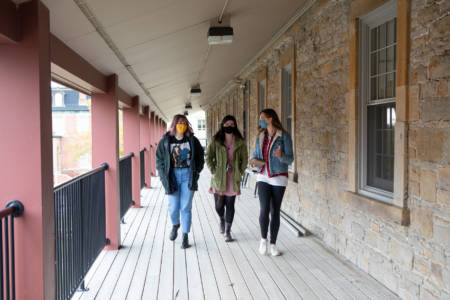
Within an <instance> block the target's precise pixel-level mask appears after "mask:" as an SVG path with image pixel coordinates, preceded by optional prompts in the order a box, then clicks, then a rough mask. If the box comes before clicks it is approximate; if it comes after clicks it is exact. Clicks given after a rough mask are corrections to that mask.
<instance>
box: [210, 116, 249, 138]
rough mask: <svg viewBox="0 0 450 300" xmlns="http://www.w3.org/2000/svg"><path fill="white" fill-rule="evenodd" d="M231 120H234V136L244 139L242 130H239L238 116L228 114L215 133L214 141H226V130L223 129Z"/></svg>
mask: <svg viewBox="0 0 450 300" xmlns="http://www.w3.org/2000/svg"><path fill="white" fill-rule="evenodd" d="M229 120H232V121H233V122H234V128H235V131H234V133H233V134H234V136H235V137H237V138H239V139H241V140H243V139H244V137H243V136H242V134H241V132H240V131H239V128H238V124H237V122H236V118H235V117H234V116H232V115H227V116H225V117H224V118H223V120H222V122H220V128H219V131H217V133H216V134H215V135H214V141H217V142H219V143H220V144H221V145H223V143H224V142H225V131H223V125H224V124H225V123H226V122H228V121H229Z"/></svg>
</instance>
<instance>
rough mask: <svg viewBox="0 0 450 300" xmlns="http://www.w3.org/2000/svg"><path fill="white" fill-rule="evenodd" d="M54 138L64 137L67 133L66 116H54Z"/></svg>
mask: <svg viewBox="0 0 450 300" xmlns="http://www.w3.org/2000/svg"><path fill="white" fill-rule="evenodd" d="M52 131H53V136H64V134H65V132H66V118H65V116H64V114H60V115H56V114H53V115H52Z"/></svg>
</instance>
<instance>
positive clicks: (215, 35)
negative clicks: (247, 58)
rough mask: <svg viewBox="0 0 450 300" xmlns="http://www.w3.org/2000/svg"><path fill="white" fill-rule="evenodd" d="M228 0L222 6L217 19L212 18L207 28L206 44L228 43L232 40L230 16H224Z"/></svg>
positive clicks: (232, 32)
mask: <svg viewBox="0 0 450 300" xmlns="http://www.w3.org/2000/svg"><path fill="white" fill-rule="evenodd" d="M228 1H229V0H226V1H225V4H224V6H223V8H222V12H221V13H220V15H219V18H218V19H217V20H212V22H211V26H210V27H209V29H208V44H209V45H220V44H229V43H231V42H233V36H234V31H233V27H231V26H230V16H225V17H224V15H223V14H224V12H225V9H226V7H227V5H228Z"/></svg>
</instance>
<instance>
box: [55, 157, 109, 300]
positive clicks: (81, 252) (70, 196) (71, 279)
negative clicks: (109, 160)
mask: <svg viewBox="0 0 450 300" xmlns="http://www.w3.org/2000/svg"><path fill="white" fill-rule="evenodd" d="M107 169H108V165H107V164H103V165H102V166H101V167H98V168H96V169H93V170H91V171H89V172H87V173H85V174H83V175H80V176H78V177H75V178H73V179H71V180H69V181H67V182H65V183H63V184H61V185H58V186H56V187H55V188H54V198H55V255H56V299H58V300H62V299H70V298H71V297H72V295H73V294H74V293H75V291H76V290H77V288H78V287H80V289H82V290H86V289H85V288H84V277H85V276H86V273H87V272H88V271H89V268H90V267H91V266H92V264H93V263H94V261H95V259H96V258H97V256H98V255H99V254H100V252H101V251H102V249H103V248H104V246H105V245H106V244H108V243H109V242H108V240H107V239H106V211H105V170H107Z"/></svg>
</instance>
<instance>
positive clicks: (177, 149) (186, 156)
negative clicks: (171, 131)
mask: <svg viewBox="0 0 450 300" xmlns="http://www.w3.org/2000/svg"><path fill="white" fill-rule="evenodd" d="M169 145H170V160H171V164H172V167H174V168H189V166H190V164H191V146H190V145H189V139H188V138H187V137H186V136H185V137H183V139H182V140H177V138H176V137H174V136H171V137H170V138H169Z"/></svg>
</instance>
